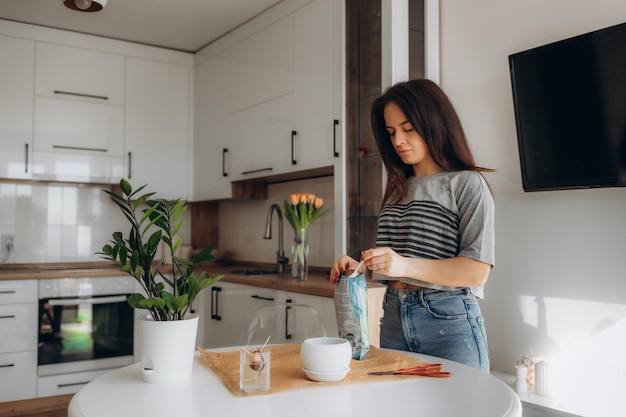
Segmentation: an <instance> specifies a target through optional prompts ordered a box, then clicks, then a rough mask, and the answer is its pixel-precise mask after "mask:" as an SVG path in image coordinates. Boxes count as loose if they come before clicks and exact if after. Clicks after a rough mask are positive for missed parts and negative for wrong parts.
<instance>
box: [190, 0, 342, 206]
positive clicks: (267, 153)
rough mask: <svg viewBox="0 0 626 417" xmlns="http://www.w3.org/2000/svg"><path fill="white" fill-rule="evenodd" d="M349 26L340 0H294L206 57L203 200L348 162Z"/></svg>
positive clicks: (200, 135) (199, 68)
mask: <svg viewBox="0 0 626 417" xmlns="http://www.w3.org/2000/svg"><path fill="white" fill-rule="evenodd" d="M342 25H343V18H342V2H341V1H340V0H314V1H310V0H293V1H289V2H283V3H280V4H279V5H277V6H275V7H273V8H272V9H270V10H268V11H267V12H266V13H264V14H261V15H260V16H258V17H257V18H255V19H253V20H252V21H250V22H248V23H247V24H246V25H244V26H242V27H240V28H239V29H237V30H235V31H233V32H231V33H230V34H229V35H227V36H225V37H223V38H221V39H220V40H219V41H217V42H215V43H214V44H212V45H209V46H208V47H207V48H205V49H204V50H203V51H200V53H198V54H197V59H198V62H197V64H196V68H195V86H196V89H195V94H196V100H195V104H196V109H195V121H194V123H195V133H194V134H195V140H196V142H195V145H194V146H195V153H194V158H195V160H194V161H195V164H196V168H195V169H196V181H199V182H197V183H196V184H195V187H194V198H196V199H204V198H212V199H213V198H230V197H232V192H231V190H230V189H229V188H228V187H227V186H226V181H241V180H249V179H252V180H253V179H255V178H258V177H267V176H272V175H278V174H289V173H294V172H296V171H304V170H309V169H315V168H322V167H331V166H334V165H335V164H337V163H339V159H338V156H339V150H340V149H341V147H342V141H343V135H342V129H341V128H340V127H339V126H340V124H341V123H342V121H341V119H342V117H341V114H342V107H343V106H342V104H341V103H342V76H341V74H342V67H341V62H342V59H341V57H342V45H343V41H342V27H343V26H342ZM210 68H212V70H213V71H214V73H213V74H211V69H210ZM214 77H217V78H218V79H220V80H221V82H216V81H215V80H211V78H214ZM224 83H227V84H226V87H225V84H224ZM220 106H221V107H220ZM218 107H220V108H218ZM224 107H226V108H227V109H228V114H226V112H225V110H224ZM226 144H227V145H226ZM207 160H213V164H208V163H206V166H205V167H204V168H201V167H198V165H199V164H205V161H207ZM222 166H223V167H224V168H223V169H222ZM198 174H200V179H199V178H198ZM215 174H219V175H220V176H221V179H219V180H218V179H217V177H216V175H215Z"/></svg>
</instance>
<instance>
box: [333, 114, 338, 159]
mask: <svg viewBox="0 0 626 417" xmlns="http://www.w3.org/2000/svg"><path fill="white" fill-rule="evenodd" d="M337 126H339V120H337V119H335V120H333V156H334V157H335V158H339V152H337Z"/></svg>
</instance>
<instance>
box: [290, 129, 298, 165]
mask: <svg viewBox="0 0 626 417" xmlns="http://www.w3.org/2000/svg"><path fill="white" fill-rule="evenodd" d="M297 134H298V132H297V131H295V130H292V131H291V165H297V164H298V161H296V158H295V156H294V154H293V149H294V142H295V140H296V139H295V138H296V135H297Z"/></svg>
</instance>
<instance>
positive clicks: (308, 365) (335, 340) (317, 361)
mask: <svg viewBox="0 0 626 417" xmlns="http://www.w3.org/2000/svg"><path fill="white" fill-rule="evenodd" d="M300 358H301V359H302V366H303V367H304V368H305V369H307V370H308V371H313V372H333V373H340V372H344V371H345V370H346V369H348V368H349V367H350V360H351V359H352V345H350V342H348V341H347V340H346V339H342V338H340V337H314V338H310V339H306V340H305V341H304V342H302V346H301V348H300ZM342 378H343V377H342Z"/></svg>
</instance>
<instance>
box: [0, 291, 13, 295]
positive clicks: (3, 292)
mask: <svg viewBox="0 0 626 417" xmlns="http://www.w3.org/2000/svg"><path fill="white" fill-rule="evenodd" d="M0 294H15V290H2V291H0Z"/></svg>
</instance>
